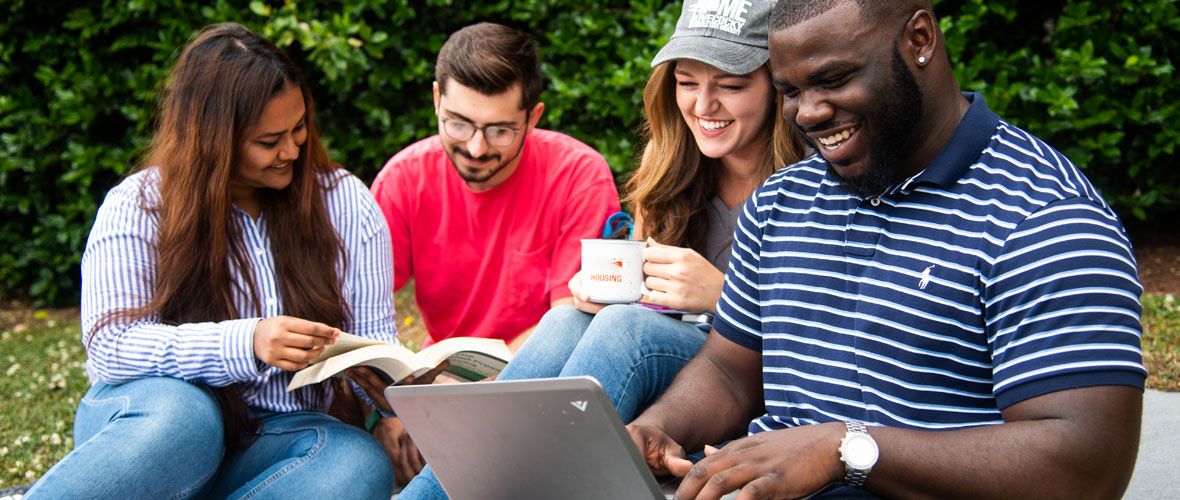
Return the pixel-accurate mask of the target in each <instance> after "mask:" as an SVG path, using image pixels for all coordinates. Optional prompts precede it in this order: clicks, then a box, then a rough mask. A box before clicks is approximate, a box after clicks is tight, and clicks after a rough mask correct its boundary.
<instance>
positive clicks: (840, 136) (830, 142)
mask: <svg viewBox="0 0 1180 500" xmlns="http://www.w3.org/2000/svg"><path fill="white" fill-rule="evenodd" d="M857 130H859V129H858V128H856V127H853V128H850V129H846V130H844V131H843V132H836V133H835V134H832V135H830V136H827V137H820V138H819V142H820V144H823V145H824V146H825V147H826V148H827V149H829V150H831V149H836V147H838V146H839V145H840V143H841V142H844V141H845V140H846V139H848V137H849V136H851V135H852V134H855V133H856V131H857Z"/></svg>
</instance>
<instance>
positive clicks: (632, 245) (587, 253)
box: [582, 240, 647, 304]
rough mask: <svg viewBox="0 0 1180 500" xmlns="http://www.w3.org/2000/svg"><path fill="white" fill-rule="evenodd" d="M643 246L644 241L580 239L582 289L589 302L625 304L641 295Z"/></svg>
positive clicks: (643, 292) (643, 287)
mask: <svg viewBox="0 0 1180 500" xmlns="http://www.w3.org/2000/svg"><path fill="white" fill-rule="evenodd" d="M646 246H647V242H646V241H635V240H582V291H584V292H585V293H586V295H589V296H590V302H597V303H599V304H628V303H631V302H635V301H637V300H639V299H640V298H642V297H643V294H645V293H647V287H645V286H643V249H644V248H645V247H646Z"/></svg>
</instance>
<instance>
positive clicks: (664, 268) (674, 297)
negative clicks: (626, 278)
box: [643, 238, 725, 313]
mask: <svg viewBox="0 0 1180 500" xmlns="http://www.w3.org/2000/svg"><path fill="white" fill-rule="evenodd" d="M643 259H644V263H643V274H644V275H646V276H647V277H646V278H645V279H644V284H645V285H647V288H648V289H649V290H650V292H649V293H648V295H647V300H646V301H647V302H650V303H652V304H655V305H658V306H664V307H667V308H671V309H677V310H680V311H687V312H709V313H712V312H714V311H715V309H716V307H717V301H718V300H719V299H720V298H721V288H722V286H723V285H724V284H725V274H724V273H722V272H721V271H720V270H718V269H717V268H716V267H713V263H711V262H709V261H708V260H707V259H705V258H704V257H703V256H701V254H700V253H697V251H696V250H693V249H691V248H681V247H675V246H671V245H664V244H661V243H659V242H657V241H655V240H653V239H651V238H648V240H647V248H646V249H644V252H643Z"/></svg>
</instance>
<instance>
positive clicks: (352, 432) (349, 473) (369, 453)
mask: <svg viewBox="0 0 1180 500" xmlns="http://www.w3.org/2000/svg"><path fill="white" fill-rule="evenodd" d="M324 429H325V431H326V436H325V439H324V447H323V449H321V450H320V453H319V455H320V456H318V457H316V460H317V462H318V463H320V464H325V465H327V466H328V467H329V468H330V469H334V470H332V471H326V472H327V473H326V474H324V477H336V478H345V480H342V481H340V482H339V483H338V484H335V485H332V488H331V491H330V492H326V493H329V494H330V495H332V496H339V497H341V498H382V499H388V498H389V497H390V496H391V495H393V489H394V481H393V465H392V463H390V461H389V455H388V454H387V453H386V452H385V448H384V447H382V446H381V443H379V442H377V440H376V439H374V438H373V436H371V435H369V434H368V433H367V432H365V431H363V430H361V429H359V428H356V427H352V426H349V425H332V426H326V427H325V428H324ZM348 478H364V480H362V481H355V480H352V479H348Z"/></svg>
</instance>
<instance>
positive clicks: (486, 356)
mask: <svg viewBox="0 0 1180 500" xmlns="http://www.w3.org/2000/svg"><path fill="white" fill-rule="evenodd" d="M511 359H512V352H511V351H509V350H508V346H507V345H505V344H504V341H503V340H500V339H485V338H478V337H452V338H449V339H445V340H442V341H440V342H438V343H437V344H434V345H432V346H430V347H427V348H425V349H422V350H421V351H419V352H417V353H415V352H414V351H411V350H409V349H406V348H405V347H402V346H400V345H395V344H388V343H385V342H381V341H378V340H373V339H367V338H365V337H359V336H356V335H353V334H350V333H341V334H340V336H339V337H336V343H335V344H332V345H330V346H328V347H327V348H325V349H324V352H322V353H320V355H319V357H317V358H316V359H314V360H312V362H311V364H310V365H308V366H307V368H304V369H302V370H299V371H298V372H295V376H294V377H293V378H292V379H291V383H290V384H287V392H290V391H293V390H295V389H298V388H300V387H303V386H305V385H310V384H317V383H320V382H322V381H324V380H327V379H328V378H330V377H332V376H333V375H336V374H338V373H340V372H342V371H344V370H347V369H348V368H351V367H354V366H367V367H370V368H372V369H374V370H376V371H377V373H378V374H379V375H381V376H382V377H383V378H385V380H386V381H387V382H389V383H390V384H392V383H394V382H398V381H400V380H402V379H404V378H406V377H408V376H410V375H413V376H415V377H418V376H420V375H422V374H423V373H426V372H428V371H430V370H432V369H433V368H434V367H436V366H438V365H439V363H442V362H443V361H450V362H451V364H450V366H448V367H447V369H446V371H447V373H449V374H451V375H452V376H454V377H456V378H458V379H460V380H465V381H475V380H482V379H485V378H487V377H491V376H493V375H496V374H499V373H500V370H503V369H504V365H507V364H508V361H509V360H511Z"/></svg>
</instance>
